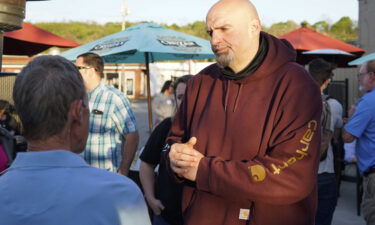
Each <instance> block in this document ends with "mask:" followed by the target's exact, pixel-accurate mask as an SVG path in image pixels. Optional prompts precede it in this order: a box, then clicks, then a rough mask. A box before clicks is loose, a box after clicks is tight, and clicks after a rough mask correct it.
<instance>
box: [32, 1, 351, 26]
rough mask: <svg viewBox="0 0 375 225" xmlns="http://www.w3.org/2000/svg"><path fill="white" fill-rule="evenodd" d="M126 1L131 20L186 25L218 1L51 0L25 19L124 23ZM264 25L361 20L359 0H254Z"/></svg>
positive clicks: (34, 8) (35, 7) (34, 5)
mask: <svg viewBox="0 0 375 225" xmlns="http://www.w3.org/2000/svg"><path fill="white" fill-rule="evenodd" d="M123 1H125V2H126V5H127V8H129V15H127V16H126V17H125V19H126V21H129V22H140V21H153V22H157V23H164V24H172V23H176V24H178V25H185V24H188V23H192V22H194V21H197V20H200V21H204V20H205V17H206V13H207V11H208V10H209V8H210V7H211V6H212V5H213V4H214V3H215V2H217V0H49V1H36V2H34V1H31V2H27V3H26V17H25V21H28V22H32V23H36V22H69V21H82V22H97V23H101V24H103V23H107V22H121V21H122V20H123V17H122V14H121V9H122V2H123ZM252 2H253V4H254V5H255V6H256V8H257V9H258V14H259V16H260V18H261V21H262V24H263V25H266V26H270V25H272V24H273V23H277V22H286V21H288V20H293V21H295V22H297V23H301V22H302V21H304V20H306V21H307V22H309V23H310V24H314V23H315V22H318V21H321V20H325V21H327V22H329V23H335V22H337V21H338V20H339V19H340V18H341V17H343V16H349V17H350V18H351V19H352V20H355V21H357V20H358V0H253V1H252Z"/></svg>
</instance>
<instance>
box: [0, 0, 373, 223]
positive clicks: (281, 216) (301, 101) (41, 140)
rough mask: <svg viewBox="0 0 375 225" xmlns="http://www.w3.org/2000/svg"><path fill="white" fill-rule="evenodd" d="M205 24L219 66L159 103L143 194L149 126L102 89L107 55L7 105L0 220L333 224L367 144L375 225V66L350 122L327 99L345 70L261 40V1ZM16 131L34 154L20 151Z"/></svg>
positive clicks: (27, 73)
mask: <svg viewBox="0 0 375 225" xmlns="http://www.w3.org/2000/svg"><path fill="white" fill-rule="evenodd" d="M244 18H246V19H244ZM206 25H207V32H208V34H209V35H210V38H211V39H210V41H211V46H212V50H213V52H214V53H215V55H216V63H214V64H212V65H210V66H208V67H207V68H205V69H203V70H202V71H201V72H199V73H198V74H197V75H195V76H193V75H185V76H182V77H180V78H178V79H177V80H176V81H174V82H172V81H166V82H165V83H164V85H163V87H162V90H161V92H160V93H159V94H157V96H155V97H154V100H153V108H154V110H155V114H156V115H157V118H156V121H155V125H157V126H156V127H155V129H154V130H153V132H152V133H151V135H150V136H149V138H148V141H147V143H146V145H145V147H144V150H143V152H142V154H141V155H140V159H141V167H140V173H139V177H140V181H141V183H140V184H138V185H141V186H138V185H137V184H136V183H134V182H133V181H132V179H133V180H135V179H136V178H135V176H136V175H135V174H132V172H131V171H130V166H131V163H132V161H133V159H134V156H135V153H136V151H137V149H138V144H139V131H138V129H139V127H138V125H137V121H136V118H135V115H134V112H133V110H132V108H131V104H130V102H129V100H128V99H127V98H126V96H125V94H124V93H122V92H120V91H119V90H118V89H116V88H113V87H111V86H109V85H107V84H106V83H105V82H104V81H103V77H104V73H103V70H104V62H103V59H102V58H101V57H100V56H99V55H97V54H95V53H92V52H87V53H84V54H82V55H79V56H78V57H77V58H76V61H75V63H72V62H70V61H68V60H67V59H65V58H62V57H60V56H48V55H46V56H39V57H36V58H34V59H33V60H32V61H31V62H29V63H28V64H27V65H26V66H25V67H24V68H23V69H22V71H21V72H20V73H19V74H18V75H17V78H16V81H15V84H14V88H13V100H14V106H12V105H11V104H10V103H9V102H6V101H2V100H1V101H0V171H2V172H1V176H0V202H1V204H0V221H1V222H0V223H1V224H12V225H21V224H22V225H23V224H30V225H33V224H35V225H36V224H38V225H39V224H51V225H55V224H56V225H58V224H103V225H104V224H108V225H109V224H112V225H117V224H118V225H120V224H121V225H123V224H127V225H148V224H154V225H182V224H185V225H200V224H202V225H211V224H212V225H220V224H223V225H231V224H253V225H281V224H288V225H313V224H315V225H329V224H331V222H332V218H333V213H334V211H335V207H336V205H337V199H338V185H337V182H338V180H337V173H339V172H340V171H335V168H336V167H335V163H337V162H339V163H340V162H341V161H338V160H337V154H336V151H337V146H338V145H340V143H341V142H342V141H343V142H346V143H353V142H356V144H355V146H354V149H355V150H354V151H355V157H353V155H351V157H349V158H350V160H354V161H356V162H357V164H358V168H359V171H360V173H361V175H362V176H363V177H364V196H363V205H362V206H363V207H362V212H363V216H364V218H365V220H366V222H367V224H375V192H374V188H375V151H374V149H375V93H374V92H375V61H368V62H366V63H365V64H363V65H362V66H361V67H360V69H359V74H358V79H359V84H360V87H359V88H360V90H361V91H362V92H363V97H362V98H361V99H360V100H359V102H358V104H357V106H356V107H355V108H353V110H351V112H350V113H349V118H346V119H343V114H344V112H343V111H344V110H343V107H342V105H341V104H340V103H339V102H338V101H337V100H336V99H334V98H332V97H330V96H327V95H325V94H324V91H325V90H326V89H327V87H328V85H329V83H330V82H331V80H332V77H333V70H334V69H335V65H334V64H333V63H330V62H327V61H325V60H323V59H320V58H318V59H314V60H312V61H311V62H310V63H309V64H308V68H307V69H306V68H304V67H303V66H301V65H299V64H297V63H296V51H295V50H294V49H293V47H292V46H291V45H290V43H289V42H287V41H286V40H282V39H278V38H276V37H274V36H272V35H270V34H268V33H266V32H263V31H261V23H260V19H259V16H258V13H257V10H256V8H255V6H254V5H253V4H252V3H251V2H249V1H248V0H221V1H218V2H217V3H216V4H214V5H213V6H212V8H211V9H210V10H209V11H208V13H207V17H206ZM341 131H342V134H341ZM17 135H22V137H24V138H25V139H26V141H27V151H26V152H23V151H16V150H14V149H16V148H15V146H16V144H17V143H16V142H15V141H14V140H13V139H14V138H13V137H14V136H17ZM352 146H353V144H352ZM340 160H341V159H340ZM156 167H158V169H157V171H156ZM155 171H156V172H155ZM130 178H132V179H130ZM141 188H142V189H141ZM142 192H143V193H142Z"/></svg>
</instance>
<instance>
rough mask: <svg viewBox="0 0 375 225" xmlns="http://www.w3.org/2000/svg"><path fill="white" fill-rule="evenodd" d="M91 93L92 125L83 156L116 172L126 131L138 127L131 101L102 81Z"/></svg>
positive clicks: (94, 163) (88, 161)
mask: <svg viewBox="0 0 375 225" xmlns="http://www.w3.org/2000/svg"><path fill="white" fill-rule="evenodd" d="M88 97H89V105H90V125H89V136H88V139H87V144H86V149H85V151H84V159H85V160H86V162H87V163H89V164H90V165H92V166H94V167H97V168H102V169H106V170H108V171H112V172H117V169H118V168H119V165H120V162H121V159H122V149H123V146H124V144H125V141H126V140H125V138H124V136H123V135H124V134H128V133H131V132H134V131H136V130H137V123H136V120H135V116H134V114H133V111H132V110H131V107H130V102H129V100H128V99H127V98H126V97H125V95H124V94H123V93H122V92H120V91H119V90H117V89H115V88H113V87H110V86H108V85H105V84H104V83H103V82H101V83H100V84H99V85H98V86H97V87H96V88H95V89H94V90H92V91H91V92H89V93H88Z"/></svg>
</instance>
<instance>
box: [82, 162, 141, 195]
mask: <svg viewBox="0 0 375 225" xmlns="http://www.w3.org/2000/svg"><path fill="white" fill-rule="evenodd" d="M89 170H90V173H87V176H90V175H91V176H93V177H95V178H96V180H97V184H98V186H104V187H105V186H107V185H108V186H109V188H111V189H115V187H117V188H120V189H121V188H126V189H128V190H131V189H134V190H135V191H137V190H138V186H137V185H136V184H135V183H134V182H133V181H132V180H131V179H130V178H128V177H126V176H123V175H121V174H118V173H114V172H109V171H106V170H103V169H99V168H94V167H90V168H89Z"/></svg>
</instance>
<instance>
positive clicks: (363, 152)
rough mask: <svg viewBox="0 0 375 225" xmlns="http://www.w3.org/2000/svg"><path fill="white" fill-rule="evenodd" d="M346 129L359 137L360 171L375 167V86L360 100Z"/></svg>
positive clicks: (357, 148) (357, 153)
mask: <svg viewBox="0 0 375 225" xmlns="http://www.w3.org/2000/svg"><path fill="white" fill-rule="evenodd" d="M345 130H346V131H347V132H348V133H350V134H352V135H353V136H355V137H356V138H357V145H356V151H357V152H356V155H357V159H358V168H359V170H360V172H361V173H362V174H363V173H364V172H366V171H367V170H368V169H369V168H373V167H375V88H373V89H372V91H371V92H369V93H366V94H365V95H364V96H363V97H362V98H361V99H360V100H359V102H358V106H357V109H356V111H355V113H354V115H353V116H352V118H351V119H350V121H349V122H348V124H346V126H345Z"/></svg>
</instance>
